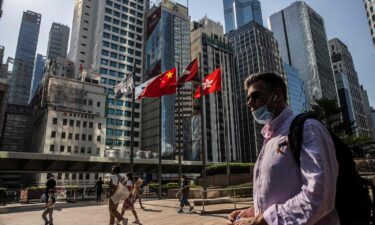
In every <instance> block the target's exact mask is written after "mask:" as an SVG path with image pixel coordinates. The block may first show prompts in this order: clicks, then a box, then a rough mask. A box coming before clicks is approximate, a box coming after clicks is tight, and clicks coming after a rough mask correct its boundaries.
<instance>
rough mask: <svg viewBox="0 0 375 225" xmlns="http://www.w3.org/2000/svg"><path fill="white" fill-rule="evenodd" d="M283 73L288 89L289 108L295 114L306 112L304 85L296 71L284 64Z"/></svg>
mask: <svg viewBox="0 0 375 225" xmlns="http://www.w3.org/2000/svg"><path fill="white" fill-rule="evenodd" d="M283 65H284V72H285V77H286V83H287V84H288V85H287V88H288V97H289V104H290V108H291V109H292V110H293V112H295V113H303V112H306V111H307V104H306V94H305V84H304V83H303V80H302V79H301V78H300V77H299V74H298V70H297V69H296V68H293V67H291V66H289V65H288V64H286V63H284V64H283Z"/></svg>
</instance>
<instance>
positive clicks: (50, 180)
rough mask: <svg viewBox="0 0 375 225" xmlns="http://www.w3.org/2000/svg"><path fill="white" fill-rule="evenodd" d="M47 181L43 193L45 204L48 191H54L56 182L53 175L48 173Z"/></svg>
mask: <svg viewBox="0 0 375 225" xmlns="http://www.w3.org/2000/svg"><path fill="white" fill-rule="evenodd" d="M47 179H48V180H47V182H46V190H45V192H44V194H45V200H46V202H47V199H48V198H47V197H48V192H49V190H55V188H56V180H55V179H54V177H53V175H52V174H50V173H48V174H47Z"/></svg>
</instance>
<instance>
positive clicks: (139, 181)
mask: <svg viewBox="0 0 375 225" xmlns="http://www.w3.org/2000/svg"><path fill="white" fill-rule="evenodd" d="M142 185H143V180H142V179H141V178H140V177H134V196H135V199H134V202H136V201H137V199H138V201H139V205H140V206H141V209H144V208H145V207H143V205H142V196H141V188H142Z"/></svg>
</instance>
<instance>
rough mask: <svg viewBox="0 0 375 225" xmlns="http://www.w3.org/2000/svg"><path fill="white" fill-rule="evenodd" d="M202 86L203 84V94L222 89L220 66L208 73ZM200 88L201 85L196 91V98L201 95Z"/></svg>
mask: <svg viewBox="0 0 375 225" xmlns="http://www.w3.org/2000/svg"><path fill="white" fill-rule="evenodd" d="M202 86H203V95H208V94H209V93H213V92H216V91H218V90H221V69H220V68H218V69H216V70H215V71H214V72H212V73H211V74H209V75H207V76H206V77H205V78H204V79H203V82H202ZM200 88H201V86H199V87H198V89H197V90H196V91H195V94H194V98H200V97H201V92H200Z"/></svg>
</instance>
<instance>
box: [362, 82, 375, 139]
mask: <svg viewBox="0 0 375 225" xmlns="http://www.w3.org/2000/svg"><path fill="white" fill-rule="evenodd" d="M361 98H362V104H363V110H364V111H365V114H366V117H367V122H368V127H369V131H370V132H369V134H368V135H364V136H368V137H370V138H371V139H372V140H375V127H374V122H373V121H372V115H371V106H370V102H369V100H368V95H367V91H366V90H365V89H364V88H363V86H362V85H361Z"/></svg>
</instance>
